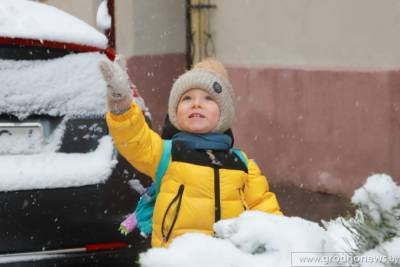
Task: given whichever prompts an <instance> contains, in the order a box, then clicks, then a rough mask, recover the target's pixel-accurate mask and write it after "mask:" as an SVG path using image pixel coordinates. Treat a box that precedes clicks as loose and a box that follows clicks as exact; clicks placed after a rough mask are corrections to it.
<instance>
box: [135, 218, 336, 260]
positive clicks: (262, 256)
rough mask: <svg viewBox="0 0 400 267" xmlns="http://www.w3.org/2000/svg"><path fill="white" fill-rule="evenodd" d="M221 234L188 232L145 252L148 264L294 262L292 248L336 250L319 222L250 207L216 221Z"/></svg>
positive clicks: (319, 250) (300, 250) (215, 227)
mask: <svg viewBox="0 0 400 267" xmlns="http://www.w3.org/2000/svg"><path fill="white" fill-rule="evenodd" d="M214 230H215V232H216V234H217V236H218V237H219V238H213V237H210V236H206V235H202V234H186V235H184V236H181V237H178V238H176V239H175V240H174V242H172V244H171V245H170V247H169V248H168V249H165V248H154V249H151V250H149V251H148V252H146V253H144V254H141V257H140V263H141V264H142V266H145V267H150V266H151V267H158V266H166V267H168V266H171V267H172V266H174V267H180V266H182V267H183V266H193V267H197V266H199V267H200V266H237V267H239V266H252V267H258V266H260V267H261V266H275V267H278V266H285V267H286V266H291V255H292V252H303V251H308V252H325V251H332V248H333V247H332V240H331V239H330V237H329V235H328V234H327V233H326V232H325V231H324V229H322V228H321V227H320V226H319V225H318V224H316V223H314V222H310V221H307V220H304V219H301V218H298V217H292V218H289V217H285V216H279V215H272V214H266V213H263V212H258V211H247V212H245V213H243V214H242V215H241V216H240V217H239V218H235V219H230V220H223V221H220V222H218V223H216V224H215V226H214Z"/></svg>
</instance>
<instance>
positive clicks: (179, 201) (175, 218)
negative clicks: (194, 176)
mask: <svg viewBox="0 0 400 267" xmlns="http://www.w3.org/2000/svg"><path fill="white" fill-rule="evenodd" d="M184 189H185V186H184V185H183V184H181V185H180V186H179V189H178V193H177V194H176V196H175V197H174V198H173V199H172V201H171V203H169V205H168V207H167V210H166V211H165V214H164V217H163V220H162V223H161V234H162V237H163V242H168V240H169V238H170V237H171V233H172V230H173V229H174V226H175V223H176V220H177V219H178V214H179V210H180V208H181V203H182V196H183V190H184ZM177 200H178V205H177V207H176V211H175V216H174V219H173V220H172V224H171V227H170V228H169V230H168V233H167V234H165V233H164V224H165V219H166V218H167V214H168V211H169V209H170V208H171V207H172V205H173V204H174V203H175V202H176V201H177Z"/></svg>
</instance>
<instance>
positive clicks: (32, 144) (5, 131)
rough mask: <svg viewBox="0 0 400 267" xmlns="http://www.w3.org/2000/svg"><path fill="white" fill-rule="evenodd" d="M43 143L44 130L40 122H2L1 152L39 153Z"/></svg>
mask: <svg viewBox="0 0 400 267" xmlns="http://www.w3.org/2000/svg"><path fill="white" fill-rule="evenodd" d="M43 145H44V132H43V127H42V125H41V124H40V123H38V122H30V123H1V122H0V154H32V153H38V152H40V151H41V149H42V148H43Z"/></svg>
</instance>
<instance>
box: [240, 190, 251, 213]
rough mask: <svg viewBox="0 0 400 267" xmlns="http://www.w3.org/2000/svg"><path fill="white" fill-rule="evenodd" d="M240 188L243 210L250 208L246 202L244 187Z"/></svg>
mask: <svg viewBox="0 0 400 267" xmlns="http://www.w3.org/2000/svg"><path fill="white" fill-rule="evenodd" d="M238 190H239V196H240V200H241V202H242V206H243V210H248V209H249V207H247V203H246V200H245V198H244V192H243V189H242V188H239V189H238Z"/></svg>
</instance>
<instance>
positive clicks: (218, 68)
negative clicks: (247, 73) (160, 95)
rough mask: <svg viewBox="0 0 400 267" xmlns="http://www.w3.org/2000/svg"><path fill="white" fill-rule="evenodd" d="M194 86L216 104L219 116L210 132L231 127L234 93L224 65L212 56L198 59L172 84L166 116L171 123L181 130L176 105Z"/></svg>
mask: <svg viewBox="0 0 400 267" xmlns="http://www.w3.org/2000/svg"><path fill="white" fill-rule="evenodd" d="M194 88H198V89H203V90H205V91H206V92H208V93H209V94H211V95H212V96H213V97H214V99H215V100H216V102H217V104H218V107H219V110H220V118H219V121H218V124H217V126H216V127H215V129H214V130H213V131H212V132H215V133H223V132H225V131H226V130H228V129H229V128H231V126H232V124H233V120H234V118H235V93H234V91H233V88H232V85H231V83H230V82H229V78H228V73H227V71H226V69H225V67H224V66H223V65H222V64H221V63H220V62H219V61H217V60H216V59H212V58H207V59H204V60H202V61H200V62H199V63H197V64H196V65H195V66H194V67H193V68H192V69H191V70H189V71H187V72H185V73H184V74H182V75H181V76H179V78H178V79H177V80H176V81H175V83H174V84H173V86H172V89H171V92H170V95H169V101H168V116H169V119H170V121H171V123H172V125H174V126H175V127H176V128H177V129H179V130H181V129H180V128H179V125H178V121H177V117H176V111H177V107H178V104H179V101H180V99H181V97H182V95H183V94H185V93H186V92H187V91H189V90H190V89H194Z"/></svg>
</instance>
